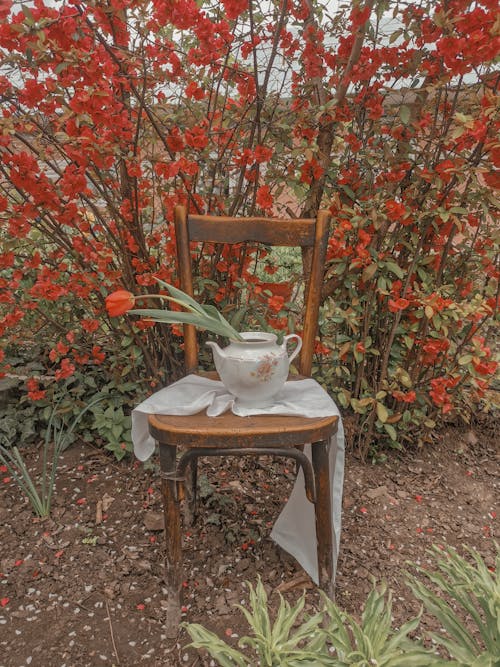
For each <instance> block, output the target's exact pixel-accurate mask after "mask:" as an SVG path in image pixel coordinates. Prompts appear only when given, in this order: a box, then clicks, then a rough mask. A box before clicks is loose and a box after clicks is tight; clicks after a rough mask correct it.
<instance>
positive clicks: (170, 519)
mask: <svg viewBox="0 0 500 667" xmlns="http://www.w3.org/2000/svg"><path fill="white" fill-rule="evenodd" d="M176 460H177V447H175V446H174V445H164V444H160V469H161V492H162V497H163V512H164V517H165V543H166V544H165V585H166V588H167V609H166V612H167V618H166V621H165V632H166V635H167V637H169V638H173V637H176V636H177V634H178V632H179V623H180V620H181V603H182V535H181V515H180V499H179V495H178V489H177V480H176Z"/></svg>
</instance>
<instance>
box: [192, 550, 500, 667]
mask: <svg viewBox="0 0 500 667" xmlns="http://www.w3.org/2000/svg"><path fill="white" fill-rule="evenodd" d="M436 554H439V556H440V557H439V558H438V560H437V564H438V569H439V572H429V571H424V570H422V569H421V568H418V570H419V572H420V573H421V574H423V575H424V576H426V577H427V578H428V579H430V581H431V582H432V583H433V584H435V585H436V586H437V588H438V590H439V591H440V592H442V593H445V594H446V595H447V596H448V597H449V598H451V599H452V600H453V601H455V602H458V603H459V605H460V606H461V609H462V611H464V612H465V614H466V616H467V619H466V620H467V622H470V621H472V622H473V624H475V633H472V632H471V631H470V630H469V629H468V628H467V627H466V625H464V623H463V620H462V619H461V616H460V614H459V613H457V611H456V609H455V608H453V607H451V606H449V605H448V604H447V603H446V602H445V601H444V600H443V599H442V597H441V596H440V594H439V593H436V592H435V591H434V590H432V589H430V588H427V587H426V586H424V585H423V584H422V583H421V582H419V581H418V580H417V579H416V578H415V577H412V579H411V583H410V587H411V589H412V591H413V592H414V594H415V596H416V597H417V598H418V599H420V600H421V601H422V602H423V604H424V607H425V609H426V611H427V612H428V613H429V614H431V615H433V616H435V618H436V619H437V621H438V622H439V624H441V625H442V630H439V631H438V632H435V633H431V637H432V639H433V640H434V642H435V643H437V644H440V645H441V646H443V647H444V648H445V649H446V650H447V651H448V653H449V654H450V656H451V659H448V658H446V657H441V656H438V655H437V654H436V653H434V652H432V651H430V650H429V649H426V648H425V647H424V646H423V645H422V643H421V642H420V641H419V640H417V639H415V638H410V637H409V635H410V634H413V633H415V631H416V630H417V628H418V626H419V623H420V616H419V617H417V618H414V619H412V620H410V621H408V622H407V623H405V624H404V625H403V626H402V627H401V628H399V629H398V630H397V629H394V628H393V627H392V615H391V612H392V602H391V594H390V593H389V594H387V591H386V587H385V585H382V586H381V587H380V588H379V589H377V588H373V590H372V591H371V593H370V594H369V596H368V598H367V601H366V604H365V607H364V610H363V613H362V615H361V619H360V620H359V621H357V620H356V619H355V618H354V617H353V616H352V615H350V614H347V613H346V612H343V611H341V610H340V609H339V608H338V607H337V605H336V604H335V603H334V602H332V601H331V600H329V599H328V598H327V597H326V596H325V595H324V594H322V603H323V605H322V609H321V611H319V612H317V613H315V614H313V615H312V616H307V615H306V616H305V617H301V614H302V611H303V607H304V603H305V593H304V594H303V595H302V597H301V598H300V599H299V601H298V602H297V604H295V605H294V606H290V605H289V603H288V602H287V601H286V600H284V599H283V597H282V596H281V595H280V603H279V608H278V611H277V613H276V618H275V620H274V623H273V622H272V621H271V619H270V616H269V610H268V598H267V594H266V592H265V589H264V586H263V585H262V582H261V581H260V579H259V581H258V582H257V585H256V587H255V589H254V588H253V587H252V586H251V585H249V596H250V599H249V603H250V604H249V609H245V608H244V607H242V606H240V605H238V608H239V609H240V610H241V611H242V612H243V614H244V616H245V618H246V621H247V623H248V625H249V626H250V628H251V630H252V635H251V636H244V637H241V638H240V639H239V640H238V647H239V648H247V649H251V650H252V651H253V654H254V655H255V656H256V657H257V659H258V660H259V663H258V664H260V665H262V667H278V666H280V665H288V666H289V667H299V665H300V666H304V667H306V666H308V667H314V666H315V665H330V666H331V667H371V665H379V667H403V666H404V667H417V666H421V667H428V666H430V665H450V667H452V666H455V667H495V665H498V664H499V661H500V647H499V642H498V639H499V638H498V633H499V623H500V596H499V590H500V589H499V587H500V575H499V569H498V565H499V564H500V555H498V556H497V567H496V573H495V575H492V574H491V573H490V572H489V571H488V569H487V567H486V565H485V564H484V561H483V560H482V558H481V557H480V556H479V555H478V554H477V553H475V552H473V551H472V550H470V554H471V555H472V557H473V560H474V563H473V564H470V563H468V562H467V561H466V560H465V559H463V558H462V557H461V556H459V555H458V554H457V553H456V551H454V550H453V549H448V550H447V551H445V552H442V551H441V550H439V549H438V548H437V547H435V548H434V555H436ZM443 575H444V576H443ZM185 627H186V629H187V632H188V633H189V635H190V637H191V639H192V644H191V646H193V647H195V648H198V649H204V650H206V651H207V652H208V653H209V654H210V655H211V656H212V657H213V658H215V659H216V660H217V662H218V664H219V665H222V666H223V667H231V666H232V665H238V666H239V667H246V666H247V665H250V664H255V660H254V659H253V658H250V657H249V655H248V653H243V652H241V651H239V650H238V649H236V648H233V647H231V646H229V645H228V644H227V643H226V642H225V641H223V640H222V639H220V638H219V637H218V636H217V635H216V634H214V633H213V632H210V631H208V630H206V629H205V628H204V627H203V626H201V625H199V624H196V623H187V624H185ZM443 631H446V632H448V633H449V636H446V635H444V634H443Z"/></svg>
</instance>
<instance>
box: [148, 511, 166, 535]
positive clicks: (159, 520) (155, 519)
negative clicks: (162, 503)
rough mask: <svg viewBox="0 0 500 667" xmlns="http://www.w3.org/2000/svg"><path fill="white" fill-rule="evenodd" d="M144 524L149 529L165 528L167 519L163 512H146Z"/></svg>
mask: <svg viewBox="0 0 500 667" xmlns="http://www.w3.org/2000/svg"><path fill="white" fill-rule="evenodd" d="M144 525H145V526H146V529H147V530H151V531H155V530H164V528H165V519H164V516H163V513H162V512H146V514H145V515H144Z"/></svg>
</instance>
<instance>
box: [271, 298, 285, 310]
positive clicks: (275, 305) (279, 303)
mask: <svg viewBox="0 0 500 667" xmlns="http://www.w3.org/2000/svg"><path fill="white" fill-rule="evenodd" d="M267 303H268V305H269V308H270V309H271V310H274V312H275V313H279V312H280V310H281V309H282V308H283V306H284V304H285V299H284V298H283V297H282V296H279V295H275V296H272V297H270V298H269V300H268V302H267Z"/></svg>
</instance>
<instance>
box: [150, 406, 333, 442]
mask: <svg viewBox="0 0 500 667" xmlns="http://www.w3.org/2000/svg"><path fill="white" fill-rule="evenodd" d="M338 420H339V418H338V417H337V416H335V415H332V416H331V417H319V418H318V417H315V418H308V417H288V416H278V415H255V416H252V417H238V416H237V415H235V414H233V413H232V412H230V411H228V412H225V413H224V414H223V415H220V416H218V417H208V416H207V415H206V413H205V412H204V411H202V412H198V413H197V414H195V415H188V416H181V417H180V416H175V415H150V417H149V431H150V433H151V435H152V436H153V437H154V438H155V439H156V440H158V442H160V443H164V444H176V445H178V446H184V447H219V448H223V447H227V448H228V449H229V448H232V447H239V446H241V447H244V446H249V444H250V443H251V445H252V447H294V446H297V445H303V444H304V443H306V442H318V441H321V440H328V439H329V438H330V437H331V436H332V435H333V434H334V433H335V432H336V431H337V426H338Z"/></svg>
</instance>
